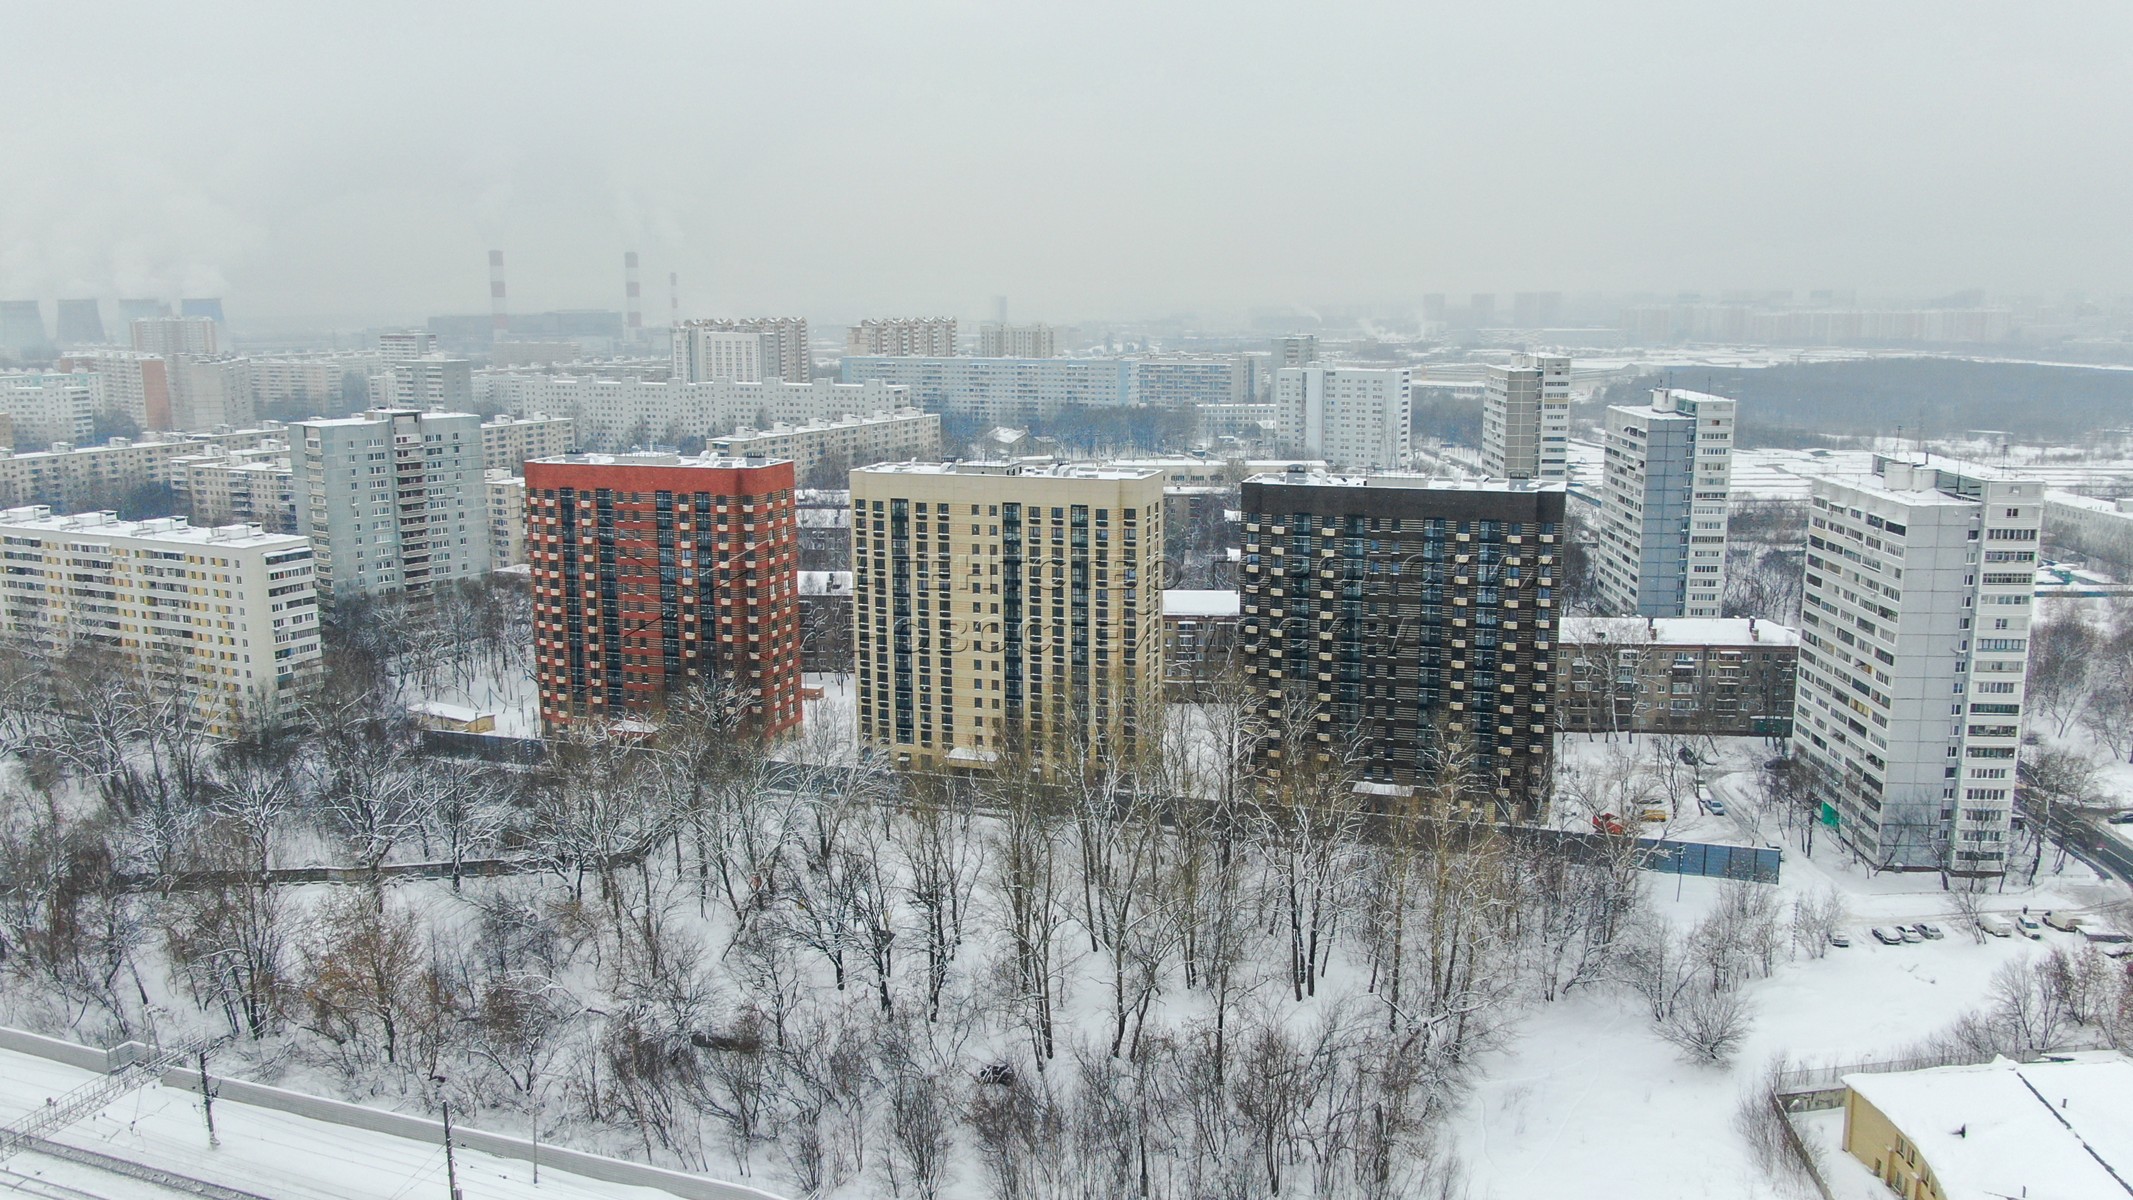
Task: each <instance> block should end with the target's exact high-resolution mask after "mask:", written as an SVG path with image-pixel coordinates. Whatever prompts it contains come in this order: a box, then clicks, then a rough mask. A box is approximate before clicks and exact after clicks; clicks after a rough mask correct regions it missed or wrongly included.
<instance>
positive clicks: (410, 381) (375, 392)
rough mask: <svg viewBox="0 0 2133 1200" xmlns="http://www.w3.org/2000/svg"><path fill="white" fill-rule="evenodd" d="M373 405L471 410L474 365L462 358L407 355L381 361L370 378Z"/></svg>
mask: <svg viewBox="0 0 2133 1200" xmlns="http://www.w3.org/2000/svg"><path fill="white" fill-rule="evenodd" d="M370 403H371V406H372V407H374V408H412V409H418V410H421V411H423V412H471V411H473V409H474V364H473V363H472V362H470V361H468V360H466V359H464V358H436V357H429V358H409V359H400V360H396V361H393V362H389V363H386V364H385V369H384V370H383V371H381V372H379V373H378V374H376V375H374V376H372V377H371V388H370Z"/></svg>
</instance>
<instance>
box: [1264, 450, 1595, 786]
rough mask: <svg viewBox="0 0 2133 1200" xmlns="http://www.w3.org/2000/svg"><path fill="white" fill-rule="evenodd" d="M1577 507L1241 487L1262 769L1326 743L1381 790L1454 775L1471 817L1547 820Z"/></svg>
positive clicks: (1294, 484)
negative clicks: (1569, 541)
mask: <svg viewBox="0 0 2133 1200" xmlns="http://www.w3.org/2000/svg"><path fill="white" fill-rule="evenodd" d="M1565 498H1566V493H1565V491H1564V489H1563V486H1562V485H1560V484H1542V483H1538V482H1529V483H1487V484H1477V483H1462V482H1454V481H1444V480H1430V479H1423V478H1420V477H1416V476H1400V475H1367V476H1330V475H1324V474H1317V473H1311V472H1304V471H1295V472H1285V473H1283V474H1279V475H1263V476H1259V477H1257V478H1254V479H1251V480H1247V481H1246V482H1245V484H1244V487H1243V501H1242V503H1243V509H1244V545H1243V548H1242V558H1243V562H1242V568H1241V575H1240V578H1239V581H1238V583H1239V588H1238V590H1239V592H1240V596H1241V601H1242V606H1243V613H1242V617H1241V620H1242V622H1243V627H1242V629H1241V630H1240V632H1239V635H1238V636H1239V638H1240V640H1241V645H1240V650H1239V655H1240V657H1241V659H1242V661H1243V664H1244V674H1245V678H1246V679H1247V680H1248V681H1250V682H1251V683H1252V684H1253V686H1254V687H1256V688H1259V689H1263V693H1262V694H1263V695H1264V697H1265V707H1264V709H1263V710H1262V715H1263V717H1264V718H1265V721H1266V726H1267V730H1268V732H1267V735H1266V737H1267V740H1266V742H1265V744H1264V745H1263V746H1262V747H1261V761H1262V763H1263V764H1264V765H1265V766H1266V767H1267V768H1269V769H1270V770H1274V771H1280V770H1282V769H1284V768H1285V765H1286V764H1285V763H1284V762H1283V761H1282V755H1284V754H1285V753H1289V754H1293V753H1297V752H1299V750H1300V749H1301V748H1302V745H1303V744H1309V743H1315V744H1316V745H1317V747H1318V748H1319V749H1318V750H1317V751H1316V752H1317V753H1324V754H1333V755H1339V756H1342V757H1352V759H1353V760H1354V767H1353V769H1354V770H1355V772H1356V775H1357V782H1358V783H1359V784H1360V785H1364V786H1368V787H1371V788H1373V789H1374V790H1375V791H1376V792H1377V793H1378V794H1380V795H1407V796H1412V795H1414V794H1416V793H1417V792H1420V791H1422V790H1425V789H1433V788H1435V787H1437V786H1439V784H1440V783H1441V782H1448V778H1447V777H1450V778H1456V780H1457V785H1456V787H1453V788H1452V789H1451V791H1452V792H1453V793H1454V796H1455V801H1456V803H1457V805H1458V806H1459V808H1460V810H1461V811H1462V812H1463V814H1464V815H1467V816H1470V817H1473V818H1477V819H1485V820H1494V821H1507V822H1530V821H1538V820H1540V819H1542V818H1543V817H1545V815H1546V813H1547V809H1548V802H1549V795H1550V783H1551V778H1552V774H1551V773H1552V770H1553V765H1554V758H1555V742H1554V732H1555V724H1556V718H1555V715H1554V712H1553V695H1552V687H1551V685H1552V684H1553V682H1554V678H1555V655H1556V649H1555V644H1554V643H1555V640H1556V620H1557V615H1556V611H1555V600H1554V595H1553V592H1554V586H1555V572H1556V570H1557V568H1558V566H1559V565H1560V561H1561V554H1562V537H1563V519H1564V512H1563V508H1564V502H1565ZM1284 745H1286V746H1287V747H1288V749H1286V750H1285V749H1284Z"/></svg>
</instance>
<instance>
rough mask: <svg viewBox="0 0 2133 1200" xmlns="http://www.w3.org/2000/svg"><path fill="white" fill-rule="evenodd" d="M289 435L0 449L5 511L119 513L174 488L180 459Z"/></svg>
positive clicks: (244, 433)
mask: <svg viewBox="0 0 2133 1200" xmlns="http://www.w3.org/2000/svg"><path fill="white" fill-rule="evenodd" d="M286 432H287V431H286V430H284V429H283V428H282V427H281V426H279V425H275V424H271V423H269V424H267V425H263V426H261V427H259V428H257V429H234V430H229V431H227V432H224V433H203V434H192V435H187V436H184V437H178V436H174V435H171V434H154V435H151V436H149V437H144V438H138V439H134V438H112V439H111V440H110V441H109V442H106V443H105V444H103V445H101V446H73V445H70V444H68V443H66V442H60V443H57V444H55V446H54V447H53V448H52V449H50V450H33V451H30V452H29V453H27V454H16V453H13V452H12V451H9V450H6V449H0V507H10V508H11V507H14V506H17V505H23V504H43V505H47V506H49V507H50V508H52V509H53V510H54V511H56V512H79V511H80V510H82V509H85V508H115V507H117V506H118V505H119V504H120V503H121V502H122V501H123V500H124V499H125V498H126V497H127V496H128V495H129V494H130V493H133V492H135V491H138V490H140V489H142V488H148V487H159V486H164V487H167V486H170V485H171V483H172V476H173V472H174V469H175V468H174V466H173V464H175V463H176V462H177V460H179V459H181V458H185V457H188V456H192V455H199V454H206V453H208V452H210V451H212V450H216V449H227V450H242V449H250V448H252V447H256V446H258V445H260V444H261V443H262V442H269V441H274V440H277V439H279V438H281V437H282V436H283V434H284V433H286Z"/></svg>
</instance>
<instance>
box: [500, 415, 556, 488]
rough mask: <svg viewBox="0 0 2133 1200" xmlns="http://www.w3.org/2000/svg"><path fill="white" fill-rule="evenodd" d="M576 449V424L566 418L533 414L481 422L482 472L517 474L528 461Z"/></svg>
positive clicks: (504, 416) (501, 416)
mask: <svg viewBox="0 0 2133 1200" xmlns="http://www.w3.org/2000/svg"><path fill="white" fill-rule="evenodd" d="M577 448H578V433H577V424H576V422H574V421H572V420H571V419H570V418H569V417H550V416H543V415H540V414H535V415H533V416H530V417H514V416H510V415H509V414H504V415H499V416H494V417H491V418H489V419H488V420H486V421H483V422H482V423H481V465H482V468H483V469H484V470H489V471H508V472H510V473H511V474H513V475H516V474H518V472H519V468H521V467H523V466H525V465H526V460H527V459H529V458H554V457H556V456H557V455H561V454H570V453H573V452H575V451H576V450H577Z"/></svg>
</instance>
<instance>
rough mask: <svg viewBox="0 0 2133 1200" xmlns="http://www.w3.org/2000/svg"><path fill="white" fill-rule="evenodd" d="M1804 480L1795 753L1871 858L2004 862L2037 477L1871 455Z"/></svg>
mask: <svg viewBox="0 0 2133 1200" xmlns="http://www.w3.org/2000/svg"><path fill="white" fill-rule="evenodd" d="M1813 482H1814V497H1813V500H1812V501H1811V504H1812V508H1811V510H1810V514H1809V528H1808V538H1807V573H1806V588H1805V598H1804V600H1803V603H1802V605H1801V615H1800V642H1801V646H1800V671H1799V698H1798V701H1797V703H1796V704H1795V707H1794V720H1793V734H1792V748H1793V752H1794V756H1795V758H1796V759H1797V762H1798V769H1801V770H1804V771H1805V772H1806V773H1807V774H1806V779H1807V782H1808V785H1809V786H1810V787H1811V788H1812V789H1813V790H1814V795H1815V798H1816V799H1818V800H1819V801H1820V802H1821V804H1822V806H1823V819H1824V821H1825V822H1827V823H1828V824H1830V825H1831V826H1833V827H1834V828H1835V829H1836V831H1837V835H1838V836H1839V837H1840V838H1842V839H1843V840H1844V842H1845V843H1846V844H1847V845H1848V846H1850V847H1851V848H1852V850H1853V851H1854V852H1855V853H1856V854H1857V855H1858V856H1859V857H1860V858H1861V859H1862V860H1864V861H1865V862H1867V863H1868V864H1870V865H1872V866H1874V867H1877V868H1891V869H1897V870H1949V871H1955V872H1960V873H1963V874H1981V875H1989V874H1999V873H2002V872H2004V871H2005V870H2006V866H2007V852H2008V848H2009V847H2008V840H2009V839H2008V834H2009V830H2010V828H2011V823H2012V818H2013V814H2014V789H2015V770H2016V760H2017V758H2018V756H2019V753H2020V747H2021V744H2022V724H2023V720H2024V717H2025V707H2024V702H2023V679H2024V673H2025V670H2026V668H2027V665H2028V661H2029V626H2030V616H2031V608H2032V606H2033V603H2034V598H2035V590H2036V566H2037V545H2038V541H2039V537H2040V535H2041V529H2042V525H2043V510H2044V485H2043V484H2042V483H2041V482H2040V481H2038V480H2036V479H2033V478H2027V477H2025V476H2022V475H2020V474H2017V473H2013V472H2007V471H2000V470H1995V469H1993V468H1988V467H1975V466H1971V465H1968V464H1963V463H1955V462H1950V461H1948V460H1945V459H1937V458H1930V457H1929V458H1925V459H1922V460H1920V461H1915V462H1907V461H1901V460H1897V459H1893V458H1887V457H1884V456H1881V455H1876V456H1875V457H1874V460H1873V474H1871V475H1841V476H1840V475H1830V476H1822V477H1818V478H1816V479H1815V480H1814V481H1813Z"/></svg>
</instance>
